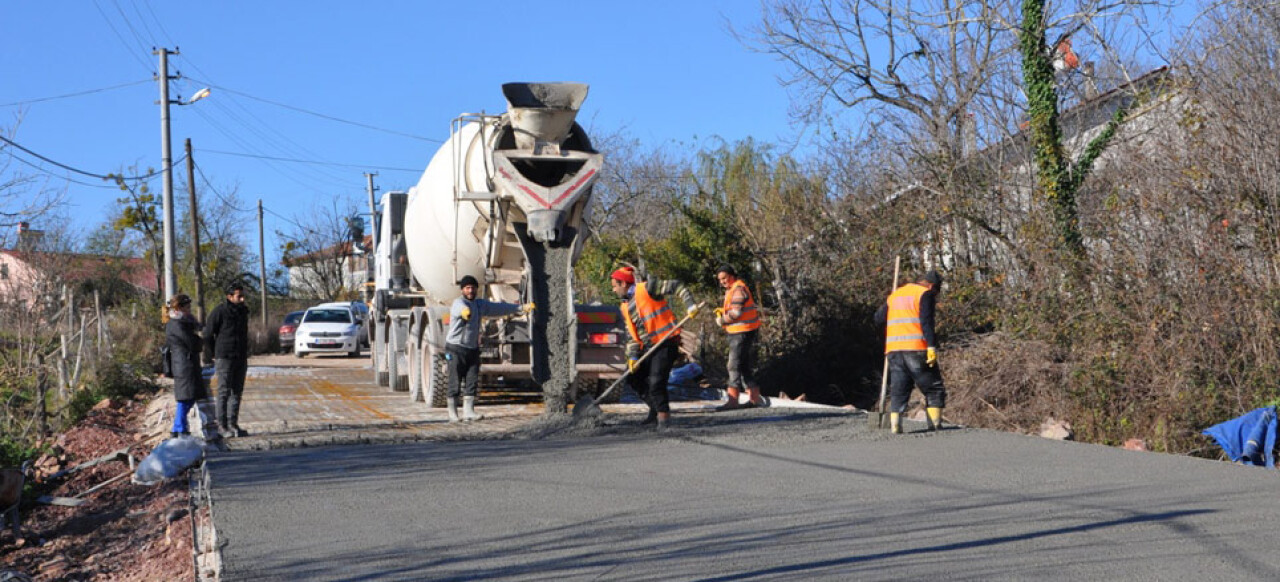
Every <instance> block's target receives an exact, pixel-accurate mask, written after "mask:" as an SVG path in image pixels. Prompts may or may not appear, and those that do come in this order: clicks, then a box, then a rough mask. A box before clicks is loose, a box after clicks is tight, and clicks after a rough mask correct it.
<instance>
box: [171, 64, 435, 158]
mask: <svg viewBox="0 0 1280 582" xmlns="http://www.w3.org/2000/svg"><path fill="white" fill-rule="evenodd" d="M192 80H193V81H198V80H197V79H192ZM198 82H199V81H198ZM199 84H201V85H208V86H210V87H214V88H216V89H218V90H219V91H226V92H228V93H232V94H235V95H240V96H241V97H246V98H248V99H253V100H254V101H261V102H263V103H266V104H268V105H275V106H276V107H283V108H285V109H291V110H293V111H297V112H300V113H306V114H307V115H314V116H316V117H319V118H321V119H328V120H329V121H336V122H338V123H345V124H348V125H354V126H356V127H363V128H365V129H372V130H374V131H381V132H385V133H390V134H393V135H398V136H402V137H407V138H410V139H417V140H422V141H425V142H430V143H437V144H439V143H444V140H442V139H433V138H429V137H423V136H420V135H414V134H412V133H405V132H402V131H396V130H394V129H387V128H385V127H378V126H376V125H369V124H367V123H360V122H359V121H351V120H348V119H342V118H340V117H334V116H332V115H325V114H323V113H316V112H315V111H311V110H308V109H303V108H301V107H295V106H293V105H289V104H287V103H280V102H279V101H272V100H270V99H264V98H262V97H255V96H253V95H250V94H248V93H243V92H240V91H236V90H234V89H229V88H227V87H222V86H219V85H215V84H213V83H210V82H207V81H205V82H199Z"/></svg>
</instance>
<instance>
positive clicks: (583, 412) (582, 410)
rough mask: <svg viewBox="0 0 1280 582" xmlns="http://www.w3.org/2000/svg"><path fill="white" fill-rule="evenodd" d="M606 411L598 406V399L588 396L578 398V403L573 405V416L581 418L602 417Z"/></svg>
mask: <svg viewBox="0 0 1280 582" xmlns="http://www.w3.org/2000/svg"><path fill="white" fill-rule="evenodd" d="M601 414H604V411H603V410H601V409H600V405H599V404H596V399H595V398H592V397H591V396H588V395H585V394H584V395H582V396H579V397H578V400H577V402H574V403H573V415H574V416H579V417H587V416H600V415H601Z"/></svg>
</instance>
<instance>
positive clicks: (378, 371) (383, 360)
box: [370, 325, 387, 386]
mask: <svg viewBox="0 0 1280 582" xmlns="http://www.w3.org/2000/svg"><path fill="white" fill-rule="evenodd" d="M373 335H374V338H373V340H374V341H373V345H372V346H370V347H371V349H372V350H373V376H374V380H375V381H376V382H377V384H378V386H386V385H387V332H386V329H385V328H383V327H382V325H375V326H374V331H373Z"/></svg>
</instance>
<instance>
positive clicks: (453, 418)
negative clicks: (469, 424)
mask: <svg viewBox="0 0 1280 582" xmlns="http://www.w3.org/2000/svg"><path fill="white" fill-rule="evenodd" d="M448 404H449V422H458V420H459V418H458V399H457V398H450V399H449V400H448Z"/></svg>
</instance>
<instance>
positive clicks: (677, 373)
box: [667, 362, 702, 388]
mask: <svg viewBox="0 0 1280 582" xmlns="http://www.w3.org/2000/svg"><path fill="white" fill-rule="evenodd" d="M699 376H702V366H699V365H698V364H697V362H689V363H688V364H685V365H683V366H680V367H679V368H676V369H674V370H672V371H671V376H669V377H668V378H667V387H668V388H679V387H686V388H687V387H691V386H694V385H696V384H697V380H698V377H699Z"/></svg>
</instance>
